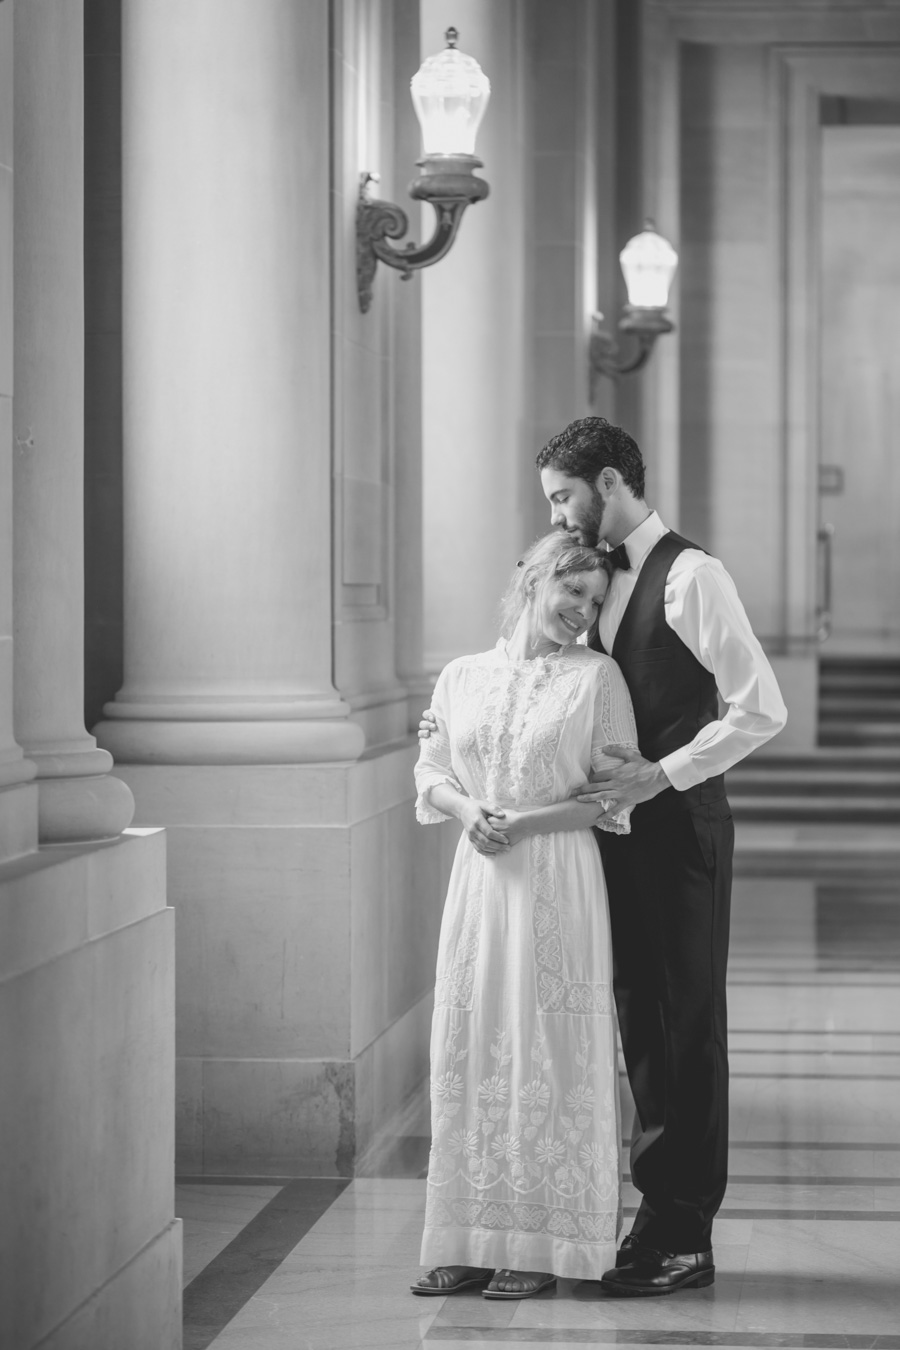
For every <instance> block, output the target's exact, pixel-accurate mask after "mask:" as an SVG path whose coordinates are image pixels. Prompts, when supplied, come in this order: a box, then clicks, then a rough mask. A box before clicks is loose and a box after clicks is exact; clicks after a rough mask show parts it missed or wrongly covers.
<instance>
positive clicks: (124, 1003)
mask: <svg viewBox="0 0 900 1350" xmlns="http://www.w3.org/2000/svg"><path fill="white" fill-rule="evenodd" d="M81 25H82V8H81V3H80V0H55V2H54V0H50V3H47V4H43V5H31V6H28V5H23V4H18V5H15V4H14V3H13V0H6V3H4V4H3V5H0V313H2V318H0V413H2V419H0V472H2V474H3V484H2V488H0V497H2V502H3V505H2V521H0V550H2V555H3V556H2V558H0V576H2V582H0V634H2V637H0V1080H2V1084H3V1090H2V1093H0V1150H2V1155H3V1158H4V1168H3V1174H2V1178H0V1344H2V1345H3V1346H10V1347H12V1346H15V1347H16V1350H31V1347H35V1346H37V1345H38V1344H40V1345H41V1346H42V1347H44V1348H45V1350H83V1348H84V1347H91V1350H95V1348H96V1350H119V1347H123V1346H128V1347H129V1348H131V1347H134V1350H176V1347H179V1346H180V1345H181V1225H180V1223H179V1222H178V1221H177V1220H176V1219H175V1218H174V1214H173V1208H174V1205H173V1194H172V1184H171V1178H172V1166H173V1156H174V1129H173V1114H174V1089H173V1079H174V951H173V941H172V939H173V922H172V919H173V916H172V913H171V911H170V910H169V909H167V908H166V888H165V841H164V838H163V836H162V835H161V834H160V833H159V832H158V831H153V832H150V833H147V832H141V831H127V832H126V833H125V834H122V833H121V831H122V828H123V826H125V825H127V823H128V820H130V818H131V813H132V809H133V802H132V798H131V794H130V792H129V791H128V789H127V788H126V787H125V785H124V783H122V782H121V780H119V779H116V778H115V777H114V776H113V775H111V774H110V773H109V772H108V771H109V768H110V767H111V763H112V761H111V758H110V756H109V755H108V754H107V753H106V752H105V751H102V750H99V749H98V748H97V747H96V745H95V742H94V740H93V738H92V737H90V736H89V735H88V734H87V733H86V731H85V726H84V720H83V714H82V703H83V697H82V696H83V689H84V685H83V660H82V651H83V643H82V639H83V604H82V554H83V517H82V491H81V488H82V469H83V463H82V443H83V435H84V418H83V403H82V388H83V381H82V374H83V355H84V342H83V336H82V334H83V327H84V314H83V284H82V282H83V277H82V264H83V259H82V201H83V197H82V189H83V181H82V161H81V147H82V109H83V100H82V44H81V37H82V27H81ZM13 159H14V160H15V170H16V172H15V188H14V190H13V181H14V180H13V173H12V168H13ZM13 220H15V231H14V233H15V238H13V228H12V226H13ZM13 265H14V269H15V285H14V286H13V284H12V269H13ZM13 366H15V384H13ZM13 711H14V714H15V717H14V731H15V736H16V741H17V743H18V744H16V743H12V744H7V743H6V741H5V739H4V736H3V733H4V732H6V730H7V728H9V727H10V722H11V719H10V713H11V712H13ZM18 745H22V746H24V747H25V748H26V749H27V752H28V758H26V759H23V757H22V753H21V750H19V749H18ZM29 780H35V781H29ZM39 844H40V847H39Z"/></svg>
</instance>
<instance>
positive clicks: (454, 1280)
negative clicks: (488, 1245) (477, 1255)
mask: <svg viewBox="0 0 900 1350" xmlns="http://www.w3.org/2000/svg"><path fill="white" fill-rule="evenodd" d="M493 1273H494V1272H493V1271H492V1270H488V1269H486V1268H482V1267H480V1266H452V1267H450V1266H435V1268H434V1270H429V1272H428V1274H427V1275H423V1276H422V1277H421V1279H418V1280H416V1282H415V1284H411V1285H410V1286H409V1287H410V1289H411V1290H412V1292H413V1293H414V1294H430V1295H432V1296H435V1295H441V1294H458V1293H459V1291H460V1289H471V1288H472V1287H473V1285H476V1284H486V1283H487V1281H488V1280H489V1279H490V1278H491V1276H492V1275H493Z"/></svg>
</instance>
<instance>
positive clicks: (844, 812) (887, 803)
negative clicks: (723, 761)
mask: <svg viewBox="0 0 900 1350" xmlns="http://www.w3.org/2000/svg"><path fill="white" fill-rule="evenodd" d="M728 800H729V802H730V804H731V809H732V812H733V814H734V817H735V820H738V821H766V820H777V821H780V822H791V823H792V824H806V823H811V822H816V823H821V824H827V823H833V824H835V825H866V824H872V825H897V826H898V827H900V793H898V794H897V795H896V796H893V797H890V796H882V795H877V796H876V795H874V794H871V795H870V794H865V795H864V794H862V793H848V792H846V791H845V792H840V793H832V794H830V795H826V794H824V793H823V794H817V795H809V796H803V795H800V794H791V795H781V794H776V793H766V794H763V795H754V796H749V795H745V794H743V793H737V792H729V794H728Z"/></svg>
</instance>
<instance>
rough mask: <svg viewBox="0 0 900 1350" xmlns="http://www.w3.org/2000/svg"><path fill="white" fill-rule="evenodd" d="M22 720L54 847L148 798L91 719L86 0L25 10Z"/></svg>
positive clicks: (18, 643)
mask: <svg viewBox="0 0 900 1350" xmlns="http://www.w3.org/2000/svg"><path fill="white" fill-rule="evenodd" d="M14 27H15V39H14V46H15V68H16V78H15V159H16V165H17V174H16V191H15V206H14V218H15V245H14V275H15V331H14V349H15V413H14V435H15V455H14V502H15V526H14V531H13V538H14V549H13V555H14V557H13V590H14V606H15V610H14V636H15V643H14V650H15V696H14V711H15V726H16V733H17V736H18V740H19V742H20V744H21V745H22V746H23V748H24V750H25V752H26V754H27V755H28V757H29V758H30V759H31V760H32V761H33V762H34V763H35V764H36V765H37V771H38V784H39V789H40V791H39V807H38V816H39V820H38V823H39V834H40V838H41V841H42V842H45V843H63V842H76V841H84V840H90V839H104V838H111V837H113V836H115V835H117V834H119V833H120V832H121V831H122V830H123V829H124V828H125V826H126V825H128V823H129V821H130V820H131V817H132V814H133V810H134V801H133V799H132V795H131V791H130V789H129V788H127V787H126V786H125V784H124V783H122V782H120V781H119V780H118V779H116V778H113V777H111V776H110V774H109V769H110V768H111V767H112V758H111V756H110V755H109V754H108V753H107V752H106V751H105V750H100V749H98V748H97V744H96V741H95V740H94V738H93V737H92V736H89V735H88V734H87V733H86V731H85V727H84V711H83V703H84V563H83V553H84V536H83V530H84V525H83V518H84V512H83V473H84V304H83V293H84V292H83V267H84V257H83V211H84V204H83V203H84V188H83V102H84V100H83V87H82V86H83V57H82V4H81V0H71V2H68V0H67V3H66V4H64V5H61V4H31V5H28V4H24V5H17V6H16V11H15V23H14Z"/></svg>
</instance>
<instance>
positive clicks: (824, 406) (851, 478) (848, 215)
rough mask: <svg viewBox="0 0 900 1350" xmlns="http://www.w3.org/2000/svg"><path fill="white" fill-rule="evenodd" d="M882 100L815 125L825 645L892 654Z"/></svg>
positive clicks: (889, 132)
mask: <svg viewBox="0 0 900 1350" xmlns="http://www.w3.org/2000/svg"><path fill="white" fill-rule="evenodd" d="M834 102H835V103H840V104H841V105H845V106H844V113H845V117H846V105H852V103H853V102H854V101H853V100H846V99H841V100H835V101H834ZM881 106H882V115H883V121H882V124H881V125H858V124H853V119H852V117H851V118H849V119H847V120H843V121H842V122H837V123H832V124H830V125H829V124H828V122H827V120H826V119H825V118H823V121H825V122H826V124H825V125H823V127H822V157H821V166H822V179H821V189H822V190H821V207H822V215H821V227H822V236H821V237H822V248H821V305H822V310H821V354H822V367H821V375H822V378H821V386H820V387H821V417H820V427H821V434H820V438H819V520H820V525H821V526H822V527H823V529H822V530H821V531H820V539H821V540H822V543H823V547H824V550H825V551H826V552H828V551H830V554H831V556H830V558H828V557H825V556H823V559H822V568H823V576H822V583H823V586H824V589H825V591H827V592H828V594H824V595H823V597H822V605H823V608H825V609H828V610H829V611H830V629H831V632H830V637H829V639H828V641H827V644H826V646H825V648H824V652H823V654H827V655H831V654H842V653H847V654H850V653H852V654H854V655H857V656H866V655H870V656H878V655H900V104H890V105H881ZM891 110H893V115H892V116H889V115H888V114H889V113H890V111H891ZM823 111H824V109H823ZM891 122H893V123H894V124H893V125H891V124H890V123H891ZM826 572H827V573H830V585H829V584H828V579H827V577H826Z"/></svg>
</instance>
